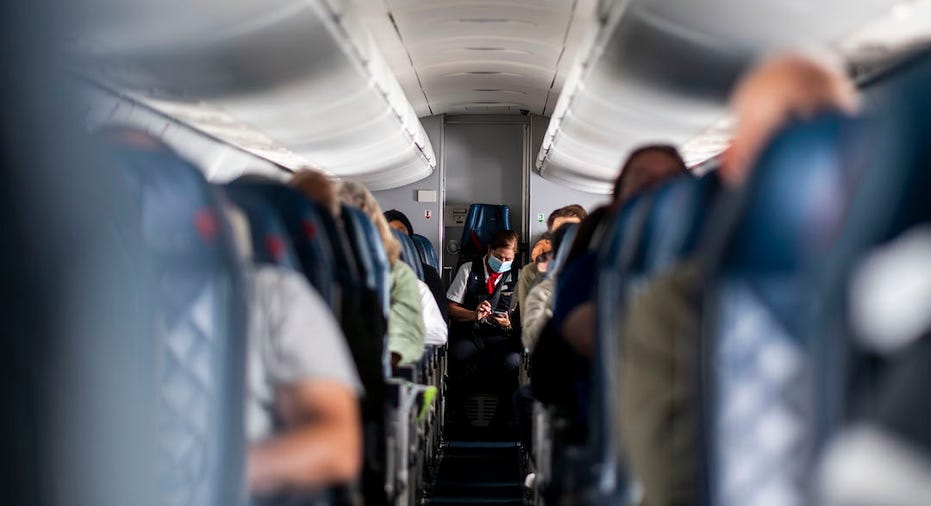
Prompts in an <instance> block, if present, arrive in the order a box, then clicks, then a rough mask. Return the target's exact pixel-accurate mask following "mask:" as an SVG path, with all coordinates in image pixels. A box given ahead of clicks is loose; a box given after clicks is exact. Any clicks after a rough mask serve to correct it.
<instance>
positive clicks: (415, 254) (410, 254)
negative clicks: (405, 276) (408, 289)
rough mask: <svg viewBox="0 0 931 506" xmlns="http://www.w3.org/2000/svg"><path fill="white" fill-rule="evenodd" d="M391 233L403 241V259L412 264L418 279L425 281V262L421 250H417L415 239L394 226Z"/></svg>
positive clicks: (399, 240)
mask: <svg viewBox="0 0 931 506" xmlns="http://www.w3.org/2000/svg"><path fill="white" fill-rule="evenodd" d="M391 233H393V234H394V238H395V239H397V240H398V242H399V243H401V261H402V262H404V263H406V264H407V265H409V266H410V268H411V269H412V270H413V271H414V274H415V275H417V279H419V280H421V281H423V263H422V262H421V261H420V252H419V251H418V250H417V246H416V244H415V243H414V240H413V239H411V238H410V236H409V235H407V234H405V233H404V232H400V231H398V230H395V229H393V228H392V229H391Z"/></svg>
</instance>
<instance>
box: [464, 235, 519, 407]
mask: <svg viewBox="0 0 931 506" xmlns="http://www.w3.org/2000/svg"><path fill="white" fill-rule="evenodd" d="M516 254H517V234H515V233H514V232H513V231H511V230H502V231H500V232H498V233H497V234H495V235H494V236H493V237H492V239H491V241H490V243H489V245H488V252H487V253H486V254H485V256H484V257H482V258H478V259H475V260H473V261H471V262H468V263H465V264H463V265H462V266H461V267H460V268H459V271H458V272H457V273H456V277H455V278H453V281H452V282H451V283H450V286H449V290H447V292H446V298H447V303H448V305H449V316H450V320H451V322H450V338H449V344H450V348H449V360H450V383H451V385H450V386H451V388H452V389H457V388H461V387H463V384H464V383H465V382H466V381H470V382H471V381H472V378H473V377H474V376H475V373H476V372H477V371H479V370H482V371H503V372H505V374H506V376H507V378H508V379H510V378H511V377H512V376H513V382H511V381H507V382H501V383H498V384H499V385H500V386H501V387H502V392H500V393H501V394H502V395H507V396H508V397H507V398H508V399H509V398H510V394H511V392H512V391H513V389H514V388H515V387H516V382H517V374H516V372H517V370H518V369H519V367H520V348H521V344H520V328H519V327H520V321H519V320H520V317H519V313H518V312H510V311H509V308H510V307H511V298H512V297H515V296H516V294H515V293H514V290H515V289H516V287H517V281H518V275H519V269H517V268H516V267H514V257H515V255H516ZM511 373H513V374H511ZM505 383H506V385H505ZM512 383H513V384H512ZM504 390H506V391H504ZM507 404H509V402H505V403H504V405H507ZM499 405H501V404H499Z"/></svg>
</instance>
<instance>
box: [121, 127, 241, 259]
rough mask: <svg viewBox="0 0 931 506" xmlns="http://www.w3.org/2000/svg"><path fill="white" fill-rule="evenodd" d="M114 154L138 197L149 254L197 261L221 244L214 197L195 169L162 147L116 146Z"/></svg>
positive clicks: (220, 229) (209, 255)
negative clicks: (151, 252) (150, 252)
mask: <svg viewBox="0 0 931 506" xmlns="http://www.w3.org/2000/svg"><path fill="white" fill-rule="evenodd" d="M114 154H115V156H116V157H117V160H119V161H120V162H122V166H123V168H124V169H125V170H124V172H123V174H124V175H125V177H126V179H127V183H128V187H129V188H130V189H131V190H133V191H134V192H136V194H137V196H138V197H137V198H138V199H139V203H140V204H139V209H140V213H141V214H140V217H139V218H140V220H141V225H142V234H143V237H144V239H145V241H146V244H147V245H148V247H149V248H151V250H152V251H153V253H155V254H156V255H159V256H170V257H173V258H175V259H176V260H182V259H187V260H197V259H207V258H210V257H212V256H214V255H216V254H217V253H218V251H219V250H220V249H221V248H224V247H226V246H227V244H228V243H227V242H226V240H225V239H223V237H222V235H223V228H222V227H223V226H224V223H225V222H224V221H223V218H222V216H220V214H219V212H218V209H219V206H218V201H217V197H216V195H215V194H214V193H213V190H212V189H211V187H210V185H209V184H208V183H207V181H206V180H205V179H204V177H203V175H202V174H201V173H200V171H198V170H197V168H196V167H194V166H193V165H192V164H190V163H189V162H188V161H186V160H184V159H183V158H181V157H179V156H178V155H176V154H175V153H173V152H171V151H168V150H164V149H152V148H137V147H133V146H125V145H117V146H115V147H114ZM179 225H180V226H179Z"/></svg>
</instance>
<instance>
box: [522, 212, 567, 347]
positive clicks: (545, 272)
mask: <svg viewBox="0 0 931 506" xmlns="http://www.w3.org/2000/svg"><path fill="white" fill-rule="evenodd" d="M567 230H568V227H558V228H557V230H556V231H555V232H554V233H553V234H550V233H549V232H546V233H544V235H543V237H541V239H540V240H539V241H537V244H536V245H534V254H533V255H532V258H533V259H534V264H535V265H537V272H539V273H541V274H542V276H543V279H542V280H540V282H539V283H537V284H535V285H534V286H533V287H532V288H530V293H529V294H527V300H526V301H524V308H523V309H522V310H521V335H520V338H521V342H522V343H523V344H524V348H526V349H527V350H529V351H530V352H531V353H533V349H534V348H535V347H536V346H537V339H539V337H540V333H541V332H542V331H543V327H544V326H545V325H546V322H548V321H549V320H550V318H552V317H553V304H552V295H553V279H552V276H551V275H550V270H549V265H550V264H551V263H552V262H551V260H552V259H553V257H554V256H555V254H556V252H557V251H558V250H559V248H560V247H561V244H562V240H563V237H565V235H566V231H567Z"/></svg>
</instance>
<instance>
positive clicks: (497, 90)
mask: <svg viewBox="0 0 931 506" xmlns="http://www.w3.org/2000/svg"><path fill="white" fill-rule="evenodd" d="M472 91H477V92H479V93H504V94H507V95H526V94H527V93H526V92H523V91H518V90H505V89H501V88H472Z"/></svg>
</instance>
